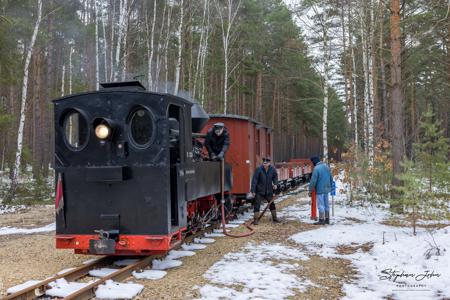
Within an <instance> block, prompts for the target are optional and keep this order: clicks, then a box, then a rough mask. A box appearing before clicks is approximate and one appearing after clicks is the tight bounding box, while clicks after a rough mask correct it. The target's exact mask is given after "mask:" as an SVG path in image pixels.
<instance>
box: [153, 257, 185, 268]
mask: <svg viewBox="0 0 450 300" xmlns="http://www.w3.org/2000/svg"><path fill="white" fill-rule="evenodd" d="M182 264H183V262H182V261H179V260H174V259H164V260H159V259H154V260H153V262H152V269H153V270H167V269H171V268H176V267H179V266H181V265H182Z"/></svg>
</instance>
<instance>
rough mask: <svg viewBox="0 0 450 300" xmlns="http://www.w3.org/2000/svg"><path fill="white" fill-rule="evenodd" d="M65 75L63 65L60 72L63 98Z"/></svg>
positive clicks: (62, 95) (64, 66)
mask: <svg viewBox="0 0 450 300" xmlns="http://www.w3.org/2000/svg"><path fill="white" fill-rule="evenodd" d="M65 75H66V65H63V66H62V72H61V97H64V85H65V79H64V77H65Z"/></svg>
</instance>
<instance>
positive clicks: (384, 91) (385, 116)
mask: <svg viewBox="0 0 450 300" xmlns="http://www.w3.org/2000/svg"><path fill="white" fill-rule="evenodd" d="M382 10H383V6H382V5H380V18H381V20H380V40H379V43H380V76H381V89H382V97H383V114H382V120H383V137H384V138H388V137H389V114H388V99H387V87H386V75H385V70H384V43H383V33H384V29H383V27H384V16H383V12H382Z"/></svg>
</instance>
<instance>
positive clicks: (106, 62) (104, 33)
mask: <svg viewBox="0 0 450 300" xmlns="http://www.w3.org/2000/svg"><path fill="white" fill-rule="evenodd" d="M105 27H106V26H105V15H104V13H103V10H102V31H103V59H104V71H105V82H107V81H108V59H107V56H106V53H108V44H107V38H106V28H105Z"/></svg>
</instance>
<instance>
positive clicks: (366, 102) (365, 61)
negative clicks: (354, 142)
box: [359, 5, 370, 155]
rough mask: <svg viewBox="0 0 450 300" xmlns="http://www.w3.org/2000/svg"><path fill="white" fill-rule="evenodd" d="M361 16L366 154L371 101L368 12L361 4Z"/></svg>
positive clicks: (366, 150)
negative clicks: (367, 32)
mask: <svg viewBox="0 0 450 300" xmlns="http://www.w3.org/2000/svg"><path fill="white" fill-rule="evenodd" d="M359 16H360V31H361V44H362V45H361V46H362V47H361V50H362V59H363V71H364V152H365V153H366V155H368V153H369V126H368V117H369V101H370V75H369V61H368V52H369V51H368V46H367V44H368V43H367V35H366V28H365V24H366V14H365V7H364V6H363V5H361V12H360V14H359Z"/></svg>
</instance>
